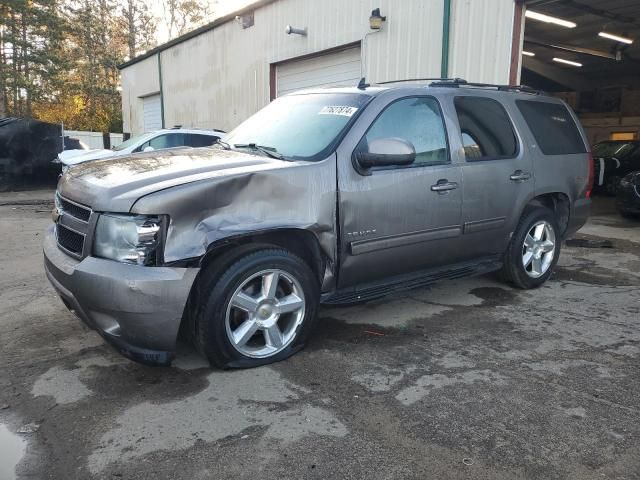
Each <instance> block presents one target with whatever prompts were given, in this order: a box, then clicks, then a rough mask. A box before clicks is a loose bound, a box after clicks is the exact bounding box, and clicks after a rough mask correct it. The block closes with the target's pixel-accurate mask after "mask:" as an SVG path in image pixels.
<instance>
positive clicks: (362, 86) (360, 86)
mask: <svg viewBox="0 0 640 480" xmlns="http://www.w3.org/2000/svg"><path fill="white" fill-rule="evenodd" d="M370 86H371V85H369V84H368V83H367V81H366V80H365V78H364V77H362V78H361V79H360V81H359V82H358V89H359V90H364V89H366V88H367V87H370Z"/></svg>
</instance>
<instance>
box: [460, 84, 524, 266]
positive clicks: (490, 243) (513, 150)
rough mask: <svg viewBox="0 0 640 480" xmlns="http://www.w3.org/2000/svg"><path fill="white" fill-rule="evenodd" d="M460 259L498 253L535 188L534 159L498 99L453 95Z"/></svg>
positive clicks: (501, 250)
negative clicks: (459, 170)
mask: <svg viewBox="0 0 640 480" xmlns="http://www.w3.org/2000/svg"><path fill="white" fill-rule="evenodd" d="M453 107H454V110H455V115H456V118H457V120H458V125H459V128H460V130H459V135H460V141H461V143H462V148H460V149H459V150H458V155H461V156H462V157H463V158H462V159H460V160H462V161H461V163H460V165H461V166H462V178H463V192H462V197H463V200H462V224H463V241H464V253H465V258H467V259H470V258H477V257H481V256H486V255H491V254H500V253H503V252H504V251H505V249H506V247H507V245H508V243H509V240H510V235H511V232H512V231H513V229H514V228H515V227H516V225H517V221H518V217H519V215H520V208H521V207H522V205H524V204H525V203H526V202H527V201H528V199H529V198H531V196H532V194H533V189H534V181H533V180H534V179H533V161H532V159H531V156H530V155H527V154H526V152H525V151H523V147H522V142H521V140H520V138H519V136H518V134H517V133H516V130H515V128H514V126H513V120H512V118H511V117H510V115H509V114H508V113H507V110H506V109H505V107H504V106H503V105H502V103H500V102H499V101H498V100H496V99H493V98H489V97H481V96H474V95H462V94H461V95H457V96H455V97H454V98H453Z"/></svg>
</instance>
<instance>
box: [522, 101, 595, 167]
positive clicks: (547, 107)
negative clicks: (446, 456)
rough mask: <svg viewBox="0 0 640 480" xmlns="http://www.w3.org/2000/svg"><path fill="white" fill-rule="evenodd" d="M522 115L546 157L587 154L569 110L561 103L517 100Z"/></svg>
mask: <svg viewBox="0 0 640 480" xmlns="http://www.w3.org/2000/svg"><path fill="white" fill-rule="evenodd" d="M516 104H517V105H518V108H519V109H520V113H522V116H523V117H524V119H525V121H526V122H527V125H529V129H530V130H531V133H533V136H534V137H535V139H536V142H537V143H538V146H539V147H540V150H542V153H544V154H545V155H567V154H571V153H586V152H587V149H586V147H585V145H584V141H583V140H582V137H581V136H580V131H579V130H578V127H577V126H576V122H574V121H573V118H572V117H571V114H570V113H569V110H567V107H565V106H564V105H562V104H559V103H547V102H536V101H532V100H516Z"/></svg>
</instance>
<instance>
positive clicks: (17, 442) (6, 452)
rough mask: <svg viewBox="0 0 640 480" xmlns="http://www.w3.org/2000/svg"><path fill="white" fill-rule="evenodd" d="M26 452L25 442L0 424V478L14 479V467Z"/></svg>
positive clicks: (3, 479)
mask: <svg viewBox="0 0 640 480" xmlns="http://www.w3.org/2000/svg"><path fill="white" fill-rule="evenodd" d="M26 450H27V442H25V441H24V440H23V439H22V438H20V437H19V436H18V435H16V434H15V433H13V432H11V431H10V430H9V429H8V428H7V427H6V426H5V425H3V424H2V423H0V478H1V479H2V480H5V479H7V480H13V479H14V478H16V465H18V462H19V461H20V459H22V457H23V455H24V453H25V451H26Z"/></svg>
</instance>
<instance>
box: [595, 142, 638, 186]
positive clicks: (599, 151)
mask: <svg viewBox="0 0 640 480" xmlns="http://www.w3.org/2000/svg"><path fill="white" fill-rule="evenodd" d="M593 159H594V161H595V175H594V188H595V190H596V191H601V192H604V193H606V194H607V195H615V194H616V192H617V191H618V186H619V185H620V180H621V179H622V177H624V176H625V175H627V174H628V173H630V172H632V171H634V170H638V169H640V141H627V140H608V141H606V142H600V143H597V144H595V145H594V146H593Z"/></svg>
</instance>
